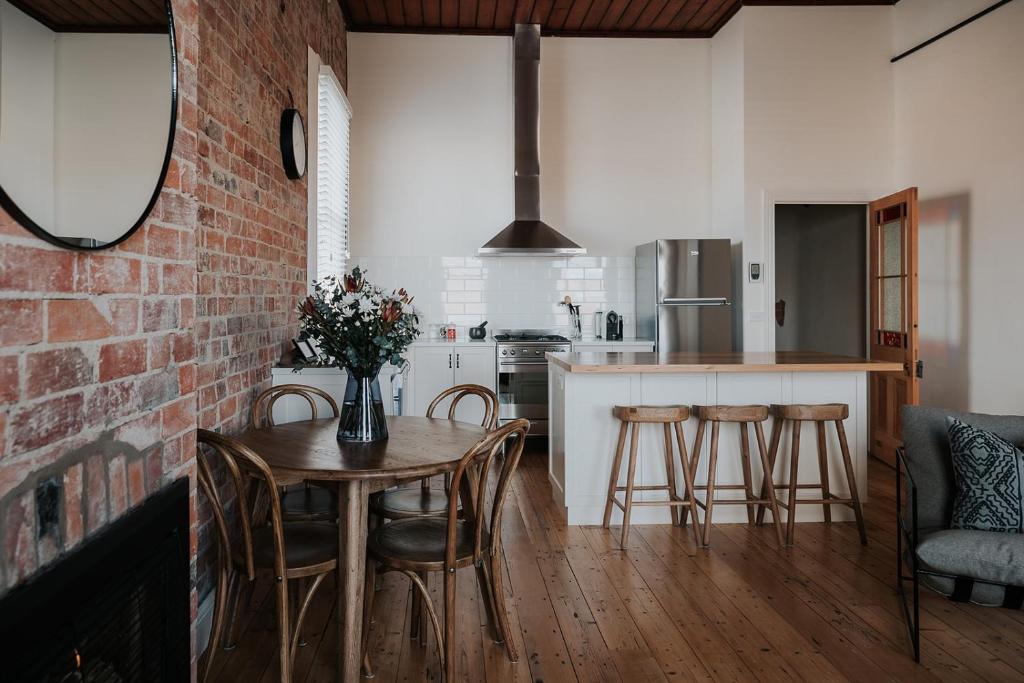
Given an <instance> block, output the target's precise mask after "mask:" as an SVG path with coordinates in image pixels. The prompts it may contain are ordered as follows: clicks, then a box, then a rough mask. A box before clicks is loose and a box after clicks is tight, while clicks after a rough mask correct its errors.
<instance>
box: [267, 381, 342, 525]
mask: <svg viewBox="0 0 1024 683" xmlns="http://www.w3.org/2000/svg"><path fill="white" fill-rule="evenodd" d="M285 396H298V397H300V398H303V399H305V400H306V402H307V403H308V404H309V410H310V414H311V418H310V419H312V420H315V419H317V416H318V412H317V402H316V397H320V398H322V399H323V400H324V401H326V402H327V405H329V406H330V407H331V411H332V412H333V413H334V417H338V416H339V411H338V403H337V401H335V400H334V398H332V397H331V395H330V394H328V393H327V392H326V391H324V390H323V389H318V388H316V387H310V386H306V385H304V384H282V385H279V386H276V387H270V388H269V389H267V390H266V391H264V392H263V393H261V394H260V395H259V396H257V397H256V400H255V401H254V402H253V404H252V426H253V427H257V428H259V427H272V426H274V404H275V403H277V401H278V400H280V399H281V398H284V397H285ZM281 518H282V519H283V520H284V521H286V522H318V521H330V520H334V519H337V518H338V494H337V492H336V491H335V489H334V488H333V487H323V486H310V485H309V483H306V484H304V485H299V486H284V487H282V489H281Z"/></svg>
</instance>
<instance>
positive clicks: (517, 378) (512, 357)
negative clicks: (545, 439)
mask: <svg viewBox="0 0 1024 683" xmlns="http://www.w3.org/2000/svg"><path fill="white" fill-rule="evenodd" d="M494 341H495V345H494V352H495V354H496V358H497V362H496V363H495V367H496V368H497V377H496V382H495V386H496V387H497V389H498V424H504V423H506V422H509V421H510V420H514V419H516V418H520V417H525V418H526V419H528V420H529V421H530V436H546V435H547V433H548V362H547V359H546V358H545V357H544V354H546V353H547V352H549V351H552V352H566V351H569V350H571V349H572V342H570V341H569V340H568V339H566V338H565V337H563V336H562V335H559V334H554V333H551V332H549V331H546V330H502V331H500V332H497V333H495V334H494Z"/></svg>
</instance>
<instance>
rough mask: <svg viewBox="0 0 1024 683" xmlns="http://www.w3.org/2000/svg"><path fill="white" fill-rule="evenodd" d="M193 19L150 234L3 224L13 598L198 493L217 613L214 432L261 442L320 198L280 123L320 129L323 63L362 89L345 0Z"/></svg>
mask: <svg viewBox="0 0 1024 683" xmlns="http://www.w3.org/2000/svg"><path fill="white" fill-rule="evenodd" d="M173 6H174V10H175V26H176V30H177V38H178V51H179V84H178V87H179V90H178V94H179V119H178V130H177V134H176V138H175V151H174V158H173V162H172V164H171V168H170V171H169V173H168V177H167V180H166V182H165V185H164V188H163V191H162V193H161V196H160V201H159V202H158V204H157V206H156V208H155V209H154V211H153V213H152V215H151V216H150V218H149V219H148V220H147V222H146V224H145V225H144V226H143V227H142V228H141V229H140V230H139V231H138V232H137V233H136V234H135V235H134V236H133V237H132V238H131V239H129V240H128V241H126V242H125V243H124V244H122V245H120V246H119V247H117V248H114V249H111V250H105V251H100V252H94V253H84V252H72V251H68V250H64V249H60V248H57V247H53V246H50V245H49V244H47V243H45V242H43V241H42V240H39V239H38V238H36V237H34V236H33V235H31V234H30V233H29V232H28V231H27V230H25V229H23V228H22V227H20V226H19V225H17V224H16V223H15V222H14V221H13V220H11V219H10V217H8V216H7V215H6V214H3V213H2V212H0V323H2V324H0V543H2V546H0V594H2V593H3V592H5V591H6V590H7V589H8V588H10V587H11V586H13V585H15V584H17V583H19V582H21V581H23V580H24V579H25V578H26V577H28V576H30V575H31V574H33V573H34V572H36V571H37V570H38V569H39V568H41V567H43V566H44V565H46V564H47V563H49V562H52V561H53V560H54V559H56V558H57V557H58V556H59V555H60V554H61V553H63V552H66V551H69V550H71V549H73V548H75V547H76V546H78V545H79V544H80V543H82V541H83V540H84V539H85V538H86V537H87V536H88V535H89V534H91V533H94V532H96V531H97V530H99V529H101V528H102V527H103V526H104V525H106V524H107V523H109V522H110V521H111V520H113V519H115V518H116V517H118V516H119V515H121V514H122V513H124V512H125V511H126V510H127V509H128V508H129V507H131V506H132V505H135V504H137V503H138V502H140V501H141V500H143V499H144V498H145V496H146V495H148V494H149V493H151V492H152V491H154V490H155V489H157V488H158V487H160V486H162V485H163V484H165V483H166V482H168V481H170V480H172V479H175V478H177V477H180V476H185V475H189V476H190V477H191V479H192V494H193V496H192V500H193V501H194V508H193V512H192V516H193V520H194V524H195V526H194V528H193V538H192V543H193V553H194V557H196V556H197V557H198V558H200V559H199V560H198V561H197V563H196V568H195V569H194V576H195V577H196V582H197V584H198V585H199V586H200V592H201V593H205V592H206V591H207V590H208V587H209V582H208V580H207V578H206V577H207V569H206V567H207V566H208V563H209V561H210V560H211V559H212V557H211V556H212V552H210V550H211V548H212V545H211V544H212V542H213V538H212V535H211V534H210V531H211V529H210V528H209V523H210V515H209V511H208V510H207V509H206V507H205V505H206V502H205V500H203V499H202V498H201V497H200V498H197V497H196V495H195V493H196V489H195V428H196V422H197V415H198V420H199V424H200V426H202V427H208V428H214V429H220V430H222V431H226V432H232V431H236V430H237V429H239V428H240V427H242V426H243V425H244V424H245V422H246V419H247V418H246V416H247V414H248V410H249V406H250V404H251V400H252V397H253V396H254V395H255V394H256V393H258V391H260V390H261V389H263V388H265V387H266V386H267V385H268V384H269V377H270V367H271V366H272V365H273V364H274V362H276V361H277V359H278V358H279V357H280V355H281V352H282V350H283V349H284V348H286V347H287V344H288V340H290V339H291V337H293V336H294V334H295V327H296V323H295V313H294V308H295V306H296V304H297V302H298V299H299V297H300V296H301V295H302V293H303V292H304V289H305V282H306V270H305V265H306V263H305V262H306V183H305V180H299V181H289V180H287V179H286V178H285V175H284V171H283V170H282V167H281V158H280V152H279V147H278V127H279V117H280V114H281V110H282V109H283V108H285V107H287V106H289V103H290V102H292V101H294V106H296V107H297V108H298V109H299V110H300V111H302V113H303V117H304V118H305V113H306V69H307V45H310V46H312V47H313V48H314V49H315V50H316V51H317V52H318V53H319V54H320V55H321V57H322V58H323V61H324V62H326V63H328V64H331V65H332V66H333V68H334V70H335V73H337V74H338V76H339V78H341V79H342V82H343V83H344V80H345V73H346V61H345V28H344V21H343V19H342V16H341V12H340V10H339V8H338V5H337V2H336V0H289V1H288V2H284V3H282V2H280V0H258V1H253V0H204V2H202V3H198V2H197V1H196V0H174V2H173ZM282 7H283V8H284V11H282ZM289 90H290V91H291V95H289ZM37 490H38V491H39V492H42V491H43V490H47V491H53V490H56V491H57V494H58V495H57V498H56V501H57V505H58V507H59V512H60V523H59V524H58V525H57V526H55V527H52V528H51V527H47V528H45V529H41V528H39V526H38V524H37V510H36V500H37ZM41 499H42V498H41ZM192 599H193V617H194V616H195V609H196V604H197V593H196V592H193V596H192Z"/></svg>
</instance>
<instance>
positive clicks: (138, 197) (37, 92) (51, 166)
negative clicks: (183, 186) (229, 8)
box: [0, 0, 177, 249]
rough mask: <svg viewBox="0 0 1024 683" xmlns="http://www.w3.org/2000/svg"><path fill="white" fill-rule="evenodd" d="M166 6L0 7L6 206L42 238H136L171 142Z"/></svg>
mask: <svg viewBox="0 0 1024 683" xmlns="http://www.w3.org/2000/svg"><path fill="white" fill-rule="evenodd" d="M176 65H177V62H176V56H175V47H174V22H173V15H172V13H171V5H170V0H102V1H97V0H93V1H91V2H53V1H52V0H0V204H2V206H3V208H4V209H5V210H6V211H7V213H9V214H10V215H11V216H12V217H13V218H14V219H15V220H17V221H18V222H19V223H21V224H22V225H23V226H25V227H26V228H27V229H29V230H31V231H32V232H33V233H35V234H36V235H38V236H39V237H42V238H43V239H45V240H48V241H50V242H53V243H54V244H58V245H60V246H64V247H72V248H76V249H102V248H104V247H110V246H113V245H115V244H117V243H119V242H122V241H124V240H126V239H128V237H130V236H131V235H132V233H134V232H135V230H137V229H138V227H139V226H140V225H142V223H143V221H144V220H145V219H146V216H147V215H148V214H149V212H150V210H151V209H152V208H153V205H154V204H155V203H156V200H157V198H158V197H159V195H160V189H161V187H162V186H163V182H164V176H165V175H166V173H167V166H168V164H169V163H170V159H171V148H172V146H173V144H174V128H175V120H176V112H177V66H176Z"/></svg>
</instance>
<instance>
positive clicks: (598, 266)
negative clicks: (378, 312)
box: [349, 256, 635, 338]
mask: <svg viewBox="0 0 1024 683" xmlns="http://www.w3.org/2000/svg"><path fill="white" fill-rule="evenodd" d="M349 265H350V266H357V265H358V266H359V267H360V268H362V269H364V270H366V271H367V277H368V278H369V279H370V281H371V282H373V283H374V284H377V285H379V286H380V287H383V288H385V289H397V288H399V287H405V288H406V290H408V291H409V293H410V294H411V295H413V296H415V297H416V301H415V302H414V303H415V305H416V306H417V308H419V310H420V313H421V323H422V327H423V329H424V332H426V331H427V330H428V329H429V326H430V325H432V324H443V323H452V324H454V325H456V326H457V327H458V328H459V334H460V337H462V338H465V328H467V327H470V326H473V325H478V324H479V323H480V322H482V321H484V320H487V321H488V324H487V327H488V329H489V330H495V329H498V328H528V327H533V328H542V329H554V330H558V331H560V332H562V333H564V334H568V333H569V331H570V329H569V314H568V312H567V311H566V309H565V307H564V306H559V303H560V302H561V301H562V299H563V298H564V297H565V296H566V295H568V296H571V297H572V300H573V303H575V304H579V306H580V311H581V314H582V316H583V333H584V334H585V335H590V334H592V333H593V327H594V322H593V321H594V312H595V311H598V310H602V311H604V312H605V313H607V312H608V311H611V310H614V311H616V312H617V313H619V314H621V315H622V316H624V318H625V323H624V325H623V332H624V334H625V336H627V337H631V336H633V333H634V330H635V327H634V320H633V315H634V313H635V310H634V309H635V299H634V282H633V259H632V257H628V256H572V257H569V258H539V257H538V258H528V257H517V256H511V257H487V258H478V257H475V256H423V257H416V256H353V257H352V258H351V259H350V262H349Z"/></svg>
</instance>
